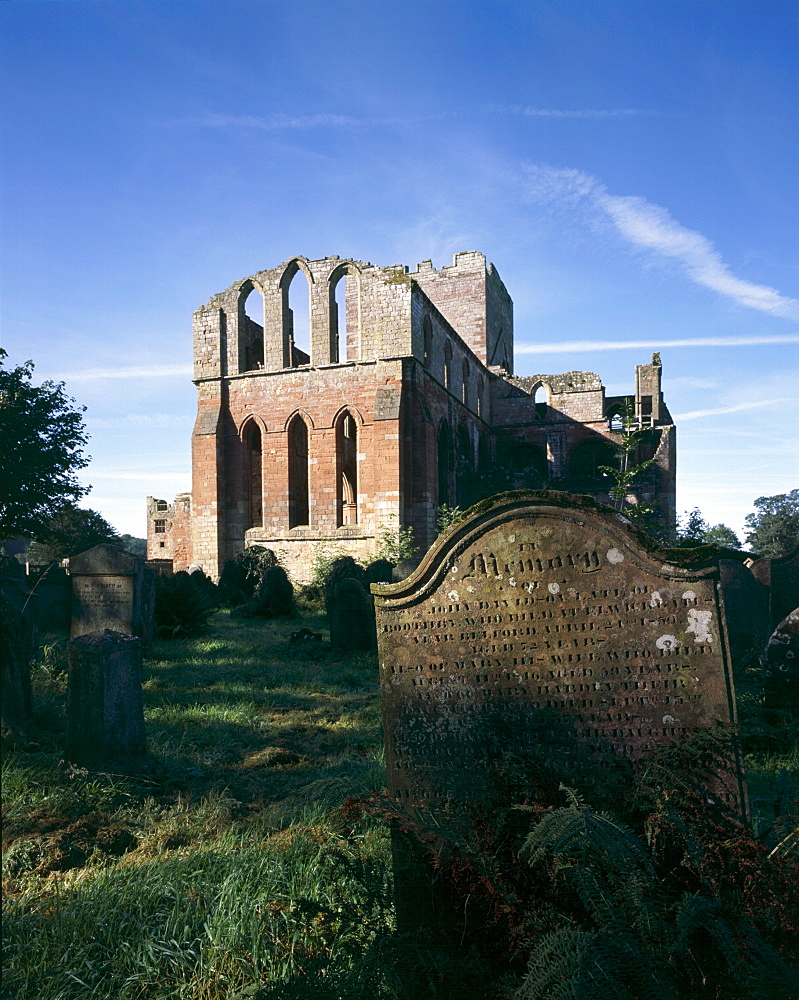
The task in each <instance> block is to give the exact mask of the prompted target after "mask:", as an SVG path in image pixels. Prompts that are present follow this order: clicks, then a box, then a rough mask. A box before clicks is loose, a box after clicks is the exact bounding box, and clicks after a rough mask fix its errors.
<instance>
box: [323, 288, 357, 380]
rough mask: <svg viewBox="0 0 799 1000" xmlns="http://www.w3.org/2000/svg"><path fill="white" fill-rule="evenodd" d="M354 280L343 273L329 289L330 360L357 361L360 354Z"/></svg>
mask: <svg viewBox="0 0 799 1000" xmlns="http://www.w3.org/2000/svg"><path fill="white" fill-rule="evenodd" d="M355 280H356V279H355V278H354V277H352V276H351V275H349V274H348V273H347V272H346V271H343V272H342V273H341V274H340V275H339V276H338V277H337V278H336V279H335V282H334V284H333V285H332V287H331V294H330V324H331V327H332V334H333V335H332V337H331V347H330V354H331V357H330V360H331V361H332V362H333V363H335V362H338V361H357V360H358V356H359V353H360V344H359V341H358V338H359V329H358V296H357V285H356V284H355Z"/></svg>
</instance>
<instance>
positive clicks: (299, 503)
mask: <svg viewBox="0 0 799 1000" xmlns="http://www.w3.org/2000/svg"><path fill="white" fill-rule="evenodd" d="M288 449H289V527H290V528H296V527H297V526H298V525H303V524H308V523H309V521H310V518H309V504H308V493H309V489H308V426H307V424H306V423H305V421H304V420H303V419H302V417H300V416H296V417H294V419H293V420H292V421H291V423H290V424H289V429H288Z"/></svg>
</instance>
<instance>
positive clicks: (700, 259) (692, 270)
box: [526, 164, 799, 319]
mask: <svg viewBox="0 0 799 1000" xmlns="http://www.w3.org/2000/svg"><path fill="white" fill-rule="evenodd" d="M526 192H527V194H528V196H529V197H531V198H533V199H535V200H537V201H546V202H563V203H565V204H566V205H569V206H572V207H573V206H576V205H577V204H579V203H581V202H582V203H585V204H588V205H589V206H591V207H592V208H593V209H594V210H595V211H598V212H600V213H602V214H603V215H604V217H605V218H607V219H609V220H610V222H611V223H612V224H613V226H614V227H615V229H616V231H617V232H618V233H619V234H620V235H621V236H622V237H624V239H626V240H627V241H628V242H629V243H631V244H632V245H633V246H636V247H640V248H641V249H644V250H649V251H652V252H653V253H655V254H658V255H659V256H661V257H665V258H667V259H670V260H673V261H675V262H676V263H677V264H678V265H679V266H680V267H681V268H682V270H683V271H684V272H685V274H686V275H687V276H688V277H689V279H690V280H691V281H693V282H695V283H696V284H697V285H702V286H704V287H705V288H710V289H712V290H713V291H714V292H717V293H718V294H719V295H723V296H724V297H725V298H728V299H731V300H732V301H733V302H736V303H737V304H738V305H740V306H744V307H745V308H747V309H758V310H760V311H761V312H765V313H769V314H770V315H772V316H782V317H785V318H788V319H796V318H799V301H797V300H796V299H792V298H788V297H787V296H785V295H781V294H780V292H778V291H777V290H776V289H774V288H770V287H769V286H768V285H758V284H755V283H754V282H751V281H746V280H745V279H743V278H738V277H737V276H736V275H734V274H733V273H732V272H731V271H730V269H729V267H728V266H727V265H726V264H725V263H724V261H723V260H722V257H721V255H720V253H719V252H718V250H716V248H715V247H714V245H713V243H712V242H711V241H710V240H709V239H708V238H707V237H706V236H703V235H702V233H698V232H696V231H695V230H693V229H688V228H686V227H685V226H683V225H681V224H680V223H679V222H677V220H676V219H674V218H673V217H672V216H671V215H670V214H669V212H668V211H667V210H666V209H665V208H663V207H662V206H660V205H655V204H653V203H652V202H649V201H647V200H646V199H645V198H640V197H637V196H626V197H621V196H618V195H612V194H610V193H609V192H608V190H607V188H606V187H605V185H604V184H602V182H601V181H599V180H598V179H597V178H596V177H592V176H591V174H587V173H585V172H584V171H582V170H575V169H570V168H565V169H563V168H555V167H550V166H547V165H543V164H534V165H532V166H530V167H528V169H527V177H526Z"/></svg>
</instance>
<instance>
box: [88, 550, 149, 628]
mask: <svg viewBox="0 0 799 1000" xmlns="http://www.w3.org/2000/svg"><path fill="white" fill-rule="evenodd" d="M69 573H70V577H71V578H72V628H71V635H72V638H73V639H74V638H76V637H77V636H79V635H86V634H87V633H89V632H95V631H96V630H97V629H111V630H113V631H115V632H122V633H123V634H124V635H135V636H138V637H139V638H140V639H142V641H143V642H144V644H145V645H148V644H149V643H150V642H151V641H152V637H153V614H154V607H155V573H154V572H153V570H152V569H150V568H149V567H147V566H145V564H144V560H143V559H139V558H138V557H137V556H134V555H131V554H130V553H129V552H123V551H122V550H121V549H118V548H116V547H115V546H113V545H105V544H104V545H95V546H94V548H91V549H88V550H87V551H86V552H81V553H80V555H77V556H73V557H72V558H71V559H70V561H69Z"/></svg>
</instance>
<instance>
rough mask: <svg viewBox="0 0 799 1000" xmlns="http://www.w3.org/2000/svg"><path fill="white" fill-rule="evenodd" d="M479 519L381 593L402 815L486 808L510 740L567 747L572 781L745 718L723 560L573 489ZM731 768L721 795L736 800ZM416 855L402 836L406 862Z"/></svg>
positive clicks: (388, 710) (383, 665) (391, 769)
mask: <svg viewBox="0 0 799 1000" xmlns="http://www.w3.org/2000/svg"><path fill="white" fill-rule="evenodd" d="M580 499H581V500H582V499H584V498H580ZM474 510H475V512H474V513H473V514H471V516H469V517H468V518H467V519H466V520H465V521H463V522H461V523H460V524H458V525H456V526H455V527H454V528H452V529H451V530H450V531H449V532H448V533H447V534H446V535H445V536H444V537H442V538H440V539H439V540H438V542H437V543H436V544H435V545H434V546H433V548H432V549H431V550H430V551H429V552H428V554H427V556H426V557H425V559H424V560H423V561H422V563H421V564H420V566H419V567H418V569H417V570H416V572H415V573H413V574H412V575H411V576H410V577H409V578H408V579H406V580H404V581H402V582H401V583H398V584H392V585H389V586H374V587H373V592H374V594H375V606H376V615H377V635H378V653H379V660H380V681H381V691H382V701H383V720H384V730H385V740H386V764H387V771H388V790H389V794H390V796H391V797H392V798H394V799H395V801H396V802H397V804H398V805H400V806H402V807H403V808H405V809H407V810H408V811H409V812H410V813H411V815H414V814H415V815H416V816H417V817H423V816H425V815H426V816H427V817H428V818H429V816H430V815H431V814H432V815H433V816H435V814H436V812H437V811H442V810H449V809H451V807H452V805H453V803H454V802H457V801H462V800H463V795H464V789H466V790H467V795H468V794H469V790H471V794H473V795H474V797H475V799H476V800H477V801H480V800H481V799H482V800H483V801H486V800H488V799H490V795H491V787H492V767H495V766H496V763H495V762H496V760H497V759H498V754H499V755H500V756H501V751H502V746H503V744H504V745H505V746H511V747H513V748H515V749H518V750H520V751H523V750H524V747H525V745H527V746H532V745H535V744H539V745H540V744H548V745H551V746H553V747H555V752H556V754H557V753H559V752H560V751H562V760H561V763H562V766H563V768H564V771H563V773H564V776H565V778H568V777H570V776H572V775H574V773H575V771H574V770H573V768H574V766H576V765H578V764H579V760H578V758H582V759H588V758H590V759H593V760H596V759H597V758H598V757H599V758H603V759H605V760H607V761H608V762H612V761H613V760H614V759H615V760H616V761H619V760H624V759H626V760H629V761H635V760H638V759H640V758H642V757H646V756H647V755H648V754H649V753H651V752H652V751H654V750H655V749H656V748H657V747H659V746H660V745H662V744H663V743H665V742H669V741H673V740H678V739H680V737H681V736H684V735H685V734H688V733H691V732H692V731H694V730H696V729H701V728H713V727H715V726H717V725H718V724H719V723H733V722H734V721H735V701H734V691H733V685H732V678H731V674H730V659H729V651H728V646H727V641H726V635H725V630H724V623H723V616H722V609H721V606H720V597H719V587H718V579H719V574H718V566H717V565H715V564H714V565H706V566H703V567H701V568H691V569H687V568H683V567H680V566H676V565H671V564H668V563H666V562H664V559H663V557H662V556H660V557H659V555H658V553H657V552H656V551H654V552H653V551H647V550H646V549H645V548H644V547H643V545H642V543H641V540H640V538H639V536H638V535H637V533H636V531H635V529H634V528H633V527H632V526H631V525H630V524H629V522H628V521H627V520H626V519H625V518H622V517H620V516H619V515H617V514H615V513H614V512H613V511H611V510H610V509H609V508H602V507H600V505H598V504H593V503H592V504H590V505H589V504H582V503H581V504H580V505H576V504H574V498H573V497H569V496H568V495H566V494H557V493H544V492H540V493H536V494H502V495H500V496H498V497H495V498H494V499H493V500H492V501H488V502H486V503H483V504H480V505H479V506H478V507H477V508H475V509H474ZM492 762H494V763H492ZM570 768H572V770H571V771H570V770H569V769H570ZM578 770H579V767H578ZM733 771H734V773H733V774H731V775H729V776H726V777H725V778H724V780H723V782H722V784H721V786H720V790H721V793H722V794H725V795H726V796H727V797H728V798H729V799H730V800H731V801H733V802H737V803H742V802H743V801H744V797H743V788H742V777H741V774H740V768H739V767H738V766H737V764H736V765H735V766H734V767H733ZM507 804H510V803H507ZM407 846H408V845H407V844H406V845H405V846H404V847H403V846H402V845H401V844H400V842H399V840H397V838H395V867H396V866H397V863H398V857H399V855H401V854H402V853H403V851H407ZM406 861H407V858H406ZM401 867H402V865H400V868H401ZM398 875H400V872H398ZM401 881H402V880H401V877H400V878H398V882H401ZM401 891H402V887H401V885H400V887H399V894H398V897H397V906H398V918H399V919H400V920H402V913H401V912H400V910H401V909H402V905H403V904H402V901H401ZM409 905H410V904H409ZM406 916H407V915H406Z"/></svg>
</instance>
